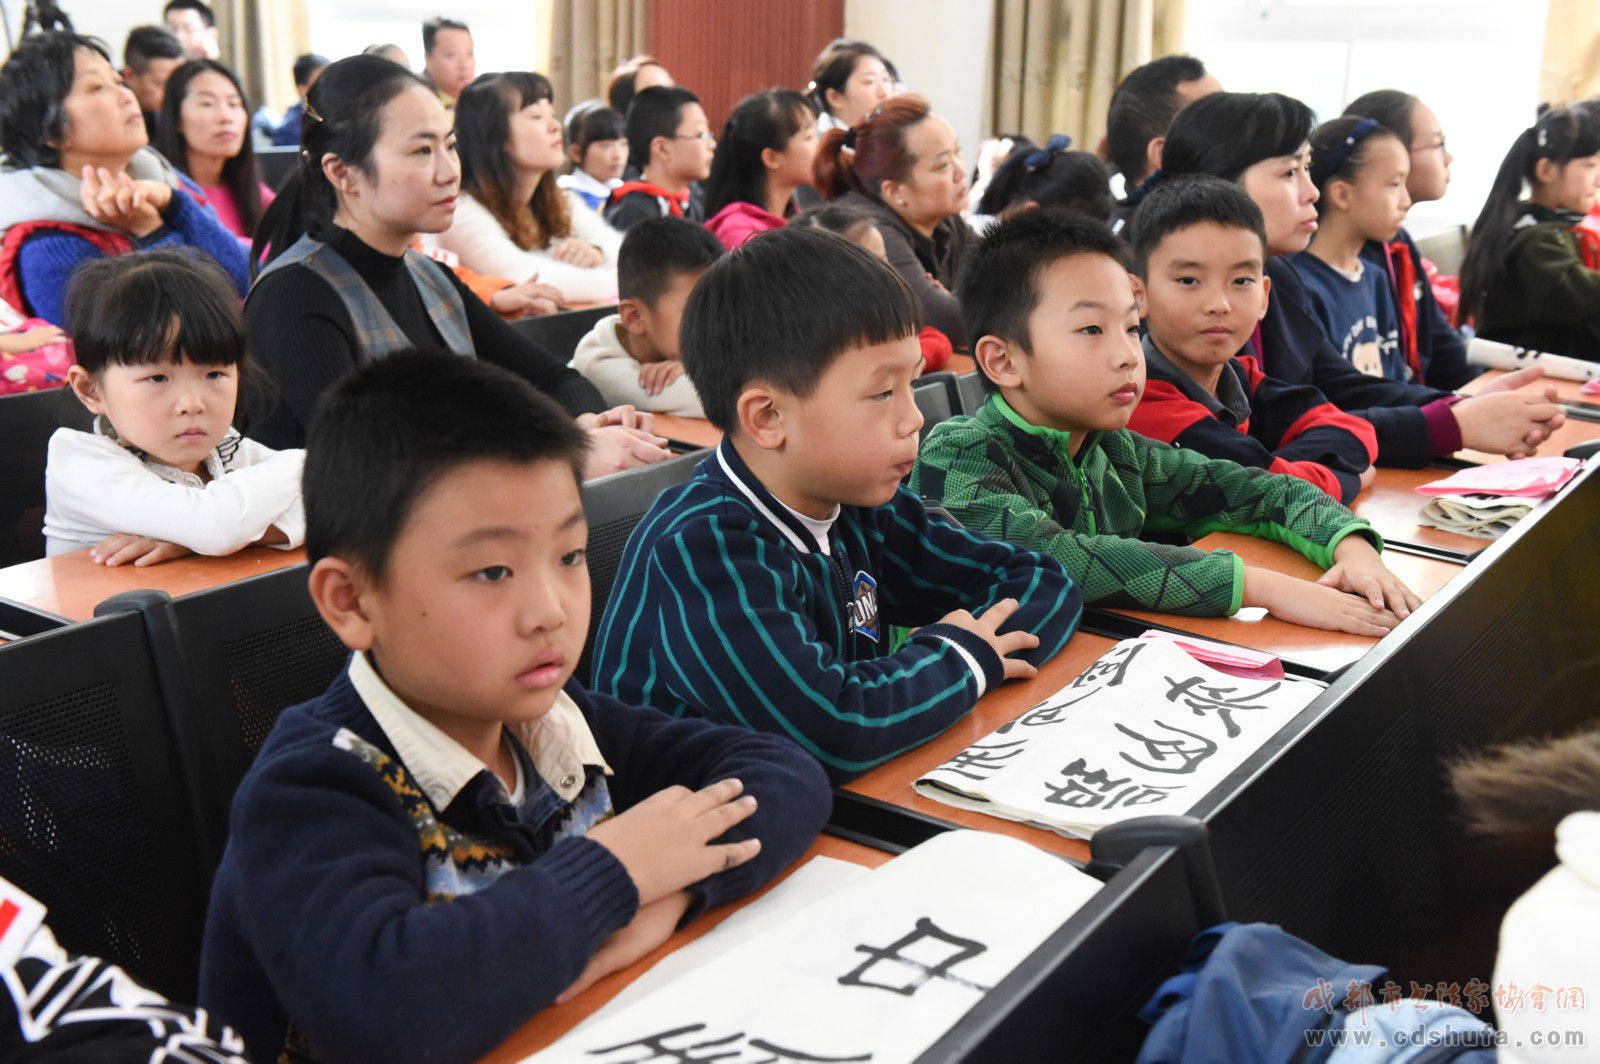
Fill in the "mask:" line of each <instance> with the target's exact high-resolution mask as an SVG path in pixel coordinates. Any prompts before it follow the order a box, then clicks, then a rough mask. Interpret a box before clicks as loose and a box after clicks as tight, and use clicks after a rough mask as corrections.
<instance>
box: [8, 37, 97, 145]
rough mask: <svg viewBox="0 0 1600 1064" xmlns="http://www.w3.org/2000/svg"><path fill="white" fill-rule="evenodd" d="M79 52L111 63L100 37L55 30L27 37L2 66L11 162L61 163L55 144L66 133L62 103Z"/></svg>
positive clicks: (69, 89)
mask: <svg viewBox="0 0 1600 1064" xmlns="http://www.w3.org/2000/svg"><path fill="white" fill-rule="evenodd" d="M79 51H90V52H94V53H96V54H97V55H99V56H100V57H101V58H102V59H104V60H105V61H106V62H107V63H109V62H111V53H110V52H108V51H106V46H105V44H104V43H102V42H101V41H100V40H99V39H98V38H95V37H85V36H83V35H82V34H78V33H72V32H70V31H68V30H52V31H50V32H49V33H35V34H34V35H32V36H31V37H24V38H23V39H22V41H21V42H20V43H19V44H18V45H17V48H16V51H14V52H12V53H11V58H9V59H7V60H6V62H5V65H4V66H0V154H4V155H5V156H6V161H7V163H9V165H11V166H15V167H18V168H22V167H28V166H60V165H61V151H60V150H59V149H57V148H53V147H51V142H52V141H55V142H59V141H60V140H61V138H62V137H63V136H65V135H66V132H67V114H66V111H65V109H64V106H63V105H64V104H65V103H66V100H67V94H68V93H70V92H71V91H72V82H73V78H74V75H75V71H76V67H77V55H78V52H79Z"/></svg>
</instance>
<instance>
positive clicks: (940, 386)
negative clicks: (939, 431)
mask: <svg viewBox="0 0 1600 1064" xmlns="http://www.w3.org/2000/svg"><path fill="white" fill-rule="evenodd" d="M912 395H913V397H914V398H915V399H916V401H917V409H918V410H920V411H922V431H921V432H920V433H918V438H919V440H926V439H927V438H928V433H930V432H932V431H933V427H934V426H935V425H937V424H938V423H939V422H941V421H944V420H945V419H946V418H951V417H954V416H955V415H957V414H959V413H961V406H960V399H961V397H960V393H959V392H958V391H957V390H956V375H955V374H954V373H948V372H945V371H943V370H941V371H939V372H938V373H925V374H923V375H922V376H921V377H918V378H917V381H916V383H915V384H914V385H913V386H912Z"/></svg>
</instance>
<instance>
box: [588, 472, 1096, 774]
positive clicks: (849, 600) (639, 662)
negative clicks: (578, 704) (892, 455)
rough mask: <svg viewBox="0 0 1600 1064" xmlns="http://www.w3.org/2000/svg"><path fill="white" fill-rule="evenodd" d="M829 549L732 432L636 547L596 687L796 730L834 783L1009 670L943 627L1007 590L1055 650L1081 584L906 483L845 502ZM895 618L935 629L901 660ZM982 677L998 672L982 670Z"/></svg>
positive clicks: (610, 610) (608, 615)
mask: <svg viewBox="0 0 1600 1064" xmlns="http://www.w3.org/2000/svg"><path fill="white" fill-rule="evenodd" d="M829 544H830V553H828V554H824V553H822V552H821V551H820V550H819V549H818V543H817V541H816V539H815V538H814V536H813V535H812V533H811V531H810V530H809V529H807V528H806V527H805V525H804V524H802V523H801V522H800V521H799V520H798V519H797V518H796V517H795V516H794V515H793V514H792V513H790V512H789V511H788V510H787V509H786V508H785V507H784V506H783V505H782V504H781V503H779V502H778V501H777V499H775V498H774V497H773V496H772V495H771V493H770V492H768V491H767V490H766V488H764V487H763V486H762V485H761V482H760V481H758V480H757V479H756V478H755V475H754V474H753V473H751V472H750V469H749V467H748V466H746V465H745V464H744V462H743V461H742V460H741V459H740V457H739V455H738V452H737V451H735V450H734V448H733V446H732V445H731V444H730V443H729V442H728V441H726V440H724V441H723V443H722V445H721V446H720V447H719V448H718V449H717V452H716V454H714V455H713V456H712V457H711V458H708V459H706V460H705V461H704V462H702V463H701V464H700V467H699V469H698V471H697V472H696V474H695V476H694V478H693V479H692V480H690V481H689V482H688V483H687V484H685V485H683V486H681V487H678V488H674V489H672V490H669V491H666V492H663V493H662V494H661V496H660V497H659V498H657V499H656V503H655V505H654V506H653V507H651V509H650V512H649V513H648V514H646V515H645V517H644V519H643V520H642V521H640V522H639V526H638V527H637V528H636V529H634V532H633V535H632V537H631V538H630V539H629V540H628V545H627V547H626V548H625V549H624V551H623V556H622V564H621V566H620V567H619V568H618V570H617V580H616V583H615V584H614V585H613V587H612V591H611V599H610V602H609V604H608V605H607V607H606V612H605V616H604V618H603V619H602V620H601V623H600V630H599V633H598V634H597V635H596V637H595V651H594V668H593V672H592V676H593V679H594V686H595V689H596V690H599V691H604V692H606V693H608V694H611V695H614V696H615V697H618V698H621V699H623V700H624V701H628V702H636V703H639V704H642V705H653V706H656V707H658V708H660V709H664V710H666V711H668V712H670V713H672V714H674V715H680V716H681V715H685V714H688V715H698V716H704V717H709V718H711V719H713V720H718V721H725V722H728V723H737V724H742V725H744V726H745V727H748V728H754V729H756V730H758V731H765V732H772V733H774V734H777V735H783V736H787V737H789V738H791V739H793V740H794V741H795V742H797V743H799V744H800V745H801V746H802V747H804V748H805V749H806V750H808V751H810V752H811V753H812V754H814V755H815V756H816V757H817V759H818V760H819V761H821V762H822V765H823V768H825V769H826V770H827V772H828V775H829V776H830V777H831V778H832V779H833V781H834V782H835V783H841V782H843V781H845V780H848V779H850V778H851V777H852V776H856V775H858V774H860V773H862V772H865V771H866V770H867V769H870V768H872V767H873V766H874V765H877V764H880V763H881V762H884V761H887V760H888V759H890V758H892V757H894V756H895V755H897V754H900V753H903V752H905V751H906V750H909V749H911V748H913V747H915V746H918V745H919V744H921V743H925V742H927V741H928V740H929V739H932V738H933V737H934V736H936V735H938V734H939V733H940V732H942V731H944V730H945V729H946V728H948V727H949V726H950V725H951V724H953V723H955V722H956V721H957V720H959V719H961V718H962V717H963V716H965V715H966V714H967V712H968V711H969V710H971V709H972V707H973V705H974V704H975V703H976V702H977V701H978V698H979V696H980V695H982V694H983V692H984V691H985V690H987V689H990V688H993V687H996V686H998V685H999V684H1000V683H1001V681H1002V679H1003V678H1004V665H1003V663H1002V662H1001V660H1000V656H999V655H998V654H996V653H995V651H994V650H993V648H991V647H990V646H989V645H988V644H987V643H985V642H984V641H983V640H982V639H980V638H978V637H977V636H976V635H973V634H972V633H970V632H968V631H966V630H964V629H961V628H957V627H955V626H953V625H948V624H938V623H935V622H937V621H938V620H939V619H940V618H942V617H943V616H944V615H945V614H947V613H949V612H951V611H952V610H957V609H967V610H971V611H972V612H973V613H979V612H980V611H982V610H984V609H986V608H988V607H989V606H990V605H992V604H993V603H995V602H998V601H1000V600H1001V599H1005V598H1015V599H1017V600H1019V602H1020V603H1021V606H1020V608H1019V609H1018V610H1017V612H1016V613H1015V614H1013V615H1012V617H1011V619H1010V620H1009V621H1008V622H1007V623H1006V625H1005V629H1004V630H1012V629H1022V630H1024V631H1028V632H1032V633H1034V634H1035V635H1037V636H1038V637H1039V646H1038V648H1037V649H1036V650H1034V651H1032V652H1031V653H1029V654H1027V655H1026V657H1027V659H1028V660H1029V661H1031V662H1033V663H1035V664H1037V663H1039V662H1043V661H1047V660H1049V658H1050V657H1052V656H1053V655H1054V654H1055V653H1056V652H1057V651H1059V650H1060V649H1061V648H1062V646H1063V645H1065V643H1066V641H1067V638H1068V637H1069V636H1071V635H1072V632H1073V629H1074V628H1076V627H1077V623H1078V617H1079V615H1080V614H1081V613H1082V595H1081V594H1080V593H1079V591H1078V588H1077V586H1076V585H1075V584H1073V582H1072V580H1071V578H1069V577H1068V576H1067V575H1066V573H1065V572H1063V571H1062V568H1061V564H1060V563H1059V562H1057V561H1056V560H1055V559H1054V558H1050V557H1046V556H1044V555H1041V554H1035V553H1033V552H1032V551H1025V550H1021V549H1019V548H1017V547H1014V546H1012V545H1010V544H1008V543H1002V542H1000V541H998V540H991V539H985V538H984V537H982V536H978V535H975V534H974V533H971V532H968V531H966V530H965V529H963V528H961V527H959V526H957V525H954V524H951V523H949V522H947V521H945V520H942V519H939V518H935V517H931V516H930V515H929V514H928V512H927V510H926V509H924V507H923V505H922V502H921V500H919V499H918V498H917V497H916V496H915V495H913V494H911V493H910V492H909V491H907V490H905V489H904V488H902V489H901V490H900V491H899V492H898V493H896V495H895V496H894V498H893V499H892V500H890V501H889V502H888V503H886V504H885V505H883V506H879V507H875V508H870V509H864V508H860V507H853V506H844V507H841V508H840V512H839V517H838V519H837V520H836V521H835V522H834V524H833V528H832V530H831V532H830V534H829ZM891 625H904V626H907V627H916V626H921V627H920V628H919V629H918V631H917V632H916V633H915V634H914V635H912V636H911V638H910V639H909V640H907V641H906V643H905V645H903V646H902V647H900V649H898V650H896V651H895V652H893V653H890V647H891V646H892V642H891V638H890V626H891ZM974 666H976V667H977V669H979V670H981V673H982V675H981V677H980V676H979V674H978V673H977V672H975V671H974Z"/></svg>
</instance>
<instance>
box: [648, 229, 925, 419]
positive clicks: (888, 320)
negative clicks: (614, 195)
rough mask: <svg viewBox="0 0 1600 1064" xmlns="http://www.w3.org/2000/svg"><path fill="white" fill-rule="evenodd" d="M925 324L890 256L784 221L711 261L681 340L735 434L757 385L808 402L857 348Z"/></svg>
mask: <svg viewBox="0 0 1600 1064" xmlns="http://www.w3.org/2000/svg"><path fill="white" fill-rule="evenodd" d="M630 232H631V230H630ZM921 328H922V307H921V305H920V304H919V303H918V302H917V299H916V297H915V296H913V295H912V294H911V289H910V287H909V286H908V285H907V284H906V282H905V281H904V280H903V279H901V277H900V275H899V274H898V273H895V272H894V270H892V269H890V268H889V265H888V263H886V262H884V261H883V260H882V259H879V258H878V257H876V256H875V255H873V254H871V253H870V252H867V251H864V250H862V249H861V248H860V247H857V246H856V245H855V244H853V243H851V242H850V241H849V240H846V239H845V238H844V237H841V236H837V235H835V234H833V233H829V232H825V231H823V230H820V229H789V228H783V229H774V230H772V231H771V232H768V233H763V234H761V235H760V236H758V237H756V238H755V239H754V240H751V241H749V242H747V243H745V244H744V245H742V246H741V247H739V248H738V249H737V250H736V251H733V252H731V253H730V254H728V255H725V256H723V257H722V259H720V260H719V261H717V262H715V263H713V264H712V266H711V268H710V269H708V270H707V271H706V273H705V276H704V277H701V278H700V282H699V283H698V284H696V285H695V286H694V291H693V292H691V293H690V295H689V305H688V306H687V307H685V308H684V312H683V329H682V332H681V334H680V347H681V350H682V357H683V367H684V369H685V370H687V371H688V374H689V379H690V380H691V381H692V382H693V383H694V388H695V391H696V392H697V393H699V395H700V401H701V404H702V405H703V406H704V407H705V411H706V418H707V419H708V420H710V422H711V423H712V424H713V425H716V426H717V427H718V428H720V429H722V430H723V431H724V432H727V431H730V430H731V429H732V428H733V427H734V425H735V423H736V422H737V420H738V414H737V409H736V407H737V404H738V400H739V393H740V392H741V391H743V390H744V388H745V387H746V386H747V385H748V384H749V383H750V382H752V381H765V382H766V383H768V384H771V385H774V386H776V387H778V388H782V389H783V390H784V391H787V392H789V393H791V394H793V395H796V396H799V397H800V398H802V399H804V398H805V397H806V396H808V395H810V394H811V393H812V391H813V390H814V389H815V388H816V386H817V382H818V381H819V380H821V379H822V375H823V374H824V373H826V372H827V369H828V367H829V366H830V365H832V364H833V362H834V360H835V359H837V358H838V357H839V356H840V355H842V354H844V353H845V352H846V351H848V350H849V349H850V348H852V347H862V346H866V345H870V344H883V343H889V342H890V341H893V340H900V339H903V338H905V337H908V336H916V335H917V332H918V330H920V329H921Z"/></svg>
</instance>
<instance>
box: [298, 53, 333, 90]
mask: <svg viewBox="0 0 1600 1064" xmlns="http://www.w3.org/2000/svg"><path fill="white" fill-rule="evenodd" d="M327 65H328V57H327V56H322V55H318V54H317V53H316V52H307V53H306V54H305V55H302V56H299V57H298V58H296V59H295V61H294V83H295V85H296V86H297V87H304V86H305V85H308V84H310V82H311V75H313V74H315V73H316V72H317V71H319V70H321V69H322V68H323V67H325V66H327Z"/></svg>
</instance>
